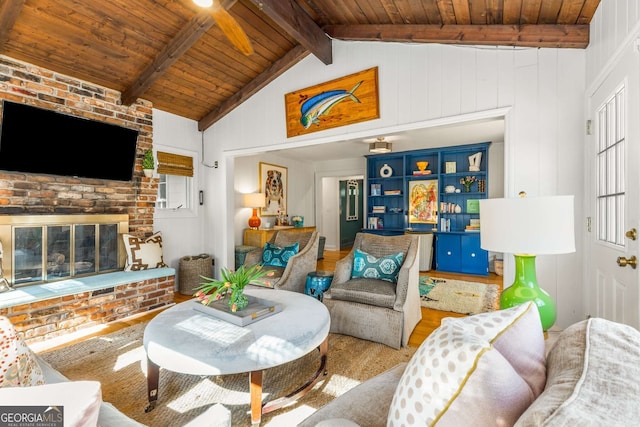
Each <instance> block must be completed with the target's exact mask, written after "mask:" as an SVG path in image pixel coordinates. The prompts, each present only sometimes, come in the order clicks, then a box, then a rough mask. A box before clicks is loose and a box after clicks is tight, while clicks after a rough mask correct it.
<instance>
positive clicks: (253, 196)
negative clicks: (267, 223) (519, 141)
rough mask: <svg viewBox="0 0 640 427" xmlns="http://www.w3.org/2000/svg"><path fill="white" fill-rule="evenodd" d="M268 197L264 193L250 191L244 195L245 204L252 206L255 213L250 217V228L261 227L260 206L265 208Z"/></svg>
mask: <svg viewBox="0 0 640 427" xmlns="http://www.w3.org/2000/svg"><path fill="white" fill-rule="evenodd" d="M265 204H266V199H265V197H264V194H263V193H250V194H245V195H244V200H243V206H244V207H245V208H252V209H253V214H252V215H251V218H249V228H252V229H254V230H257V229H258V227H260V223H261V221H260V217H259V216H258V208H264V207H265Z"/></svg>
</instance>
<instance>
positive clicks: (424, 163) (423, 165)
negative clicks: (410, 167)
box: [413, 161, 431, 175]
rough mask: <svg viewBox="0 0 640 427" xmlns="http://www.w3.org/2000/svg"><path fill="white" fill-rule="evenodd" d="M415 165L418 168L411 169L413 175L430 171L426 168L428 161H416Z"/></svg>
mask: <svg viewBox="0 0 640 427" xmlns="http://www.w3.org/2000/svg"><path fill="white" fill-rule="evenodd" d="M416 166H417V167H418V170H417V171H413V175H431V171H430V170H428V169H427V166H429V162H427V161H420V162H416Z"/></svg>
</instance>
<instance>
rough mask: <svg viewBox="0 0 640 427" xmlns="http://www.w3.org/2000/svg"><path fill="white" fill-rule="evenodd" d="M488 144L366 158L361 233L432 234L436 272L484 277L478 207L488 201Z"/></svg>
mask: <svg viewBox="0 0 640 427" xmlns="http://www.w3.org/2000/svg"><path fill="white" fill-rule="evenodd" d="M489 145H490V143H488V142H483V143H478V144H470V145H460V146H453V147H442V148H433V149H425V150H413V151H405V152H399V153H391V154H376V155H370V156H367V198H366V202H367V208H366V211H367V222H366V224H365V231H367V232H370V233H377V234H385V235H394V234H403V233H404V232H405V231H407V230H410V231H413V232H435V233H436V265H437V266H436V268H437V269H438V270H442V271H451V272H460V273H470V274H487V271H488V267H489V261H488V256H487V253H486V251H483V250H482V249H481V248H480V235H479V222H480V213H479V203H478V202H479V199H484V198H487V197H488V178H489V171H488V165H489V158H488V154H489ZM465 182H467V183H468V185H465Z"/></svg>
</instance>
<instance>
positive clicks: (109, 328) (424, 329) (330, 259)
mask: <svg viewBox="0 0 640 427" xmlns="http://www.w3.org/2000/svg"><path fill="white" fill-rule="evenodd" d="M348 253H349V251H348V250H344V251H328V250H325V251H324V258H323V259H321V260H318V264H317V270H324V271H333V270H335V265H336V262H337V261H338V260H340V259H342V258H344V257H345V256H346V255H347V254H348ZM420 275H421V276H432V277H440V278H443V279H452V280H465V281H469V282H480V283H486V284H496V285H498V287H499V292H502V277H501V276H498V275H496V274H494V273H491V274H489V276H476V275H470V274H454V273H445V272H439V271H433V270H432V271H428V272H427V271H425V272H421V273H420ZM191 298H192V297H191V296H189V295H182V294H180V293H177V292H176V294H175V298H174V301H175V302H176V303H180V302H183V301H187V300H189V299H191ZM160 311H162V310H156V311H154V312H151V313H146V314H143V315H139V316H136V317H130V318H127V319H123V320H119V321H116V322H112V323H110V324H108V325H105V326H104V327H102V328H101V329H100V331H99V332H93V333H87V334H86V335H83V336H81V337H80V338H76V339H72V340H68V341H63V342H61V343H60V344H57V345H55V346H49V347H47V346H44V347H43V350H42V351H50V350H53V349H56V348H59V347H64V346H66V345H70V344H73V343H76V342H79V341H83V340H85V339H88V338H90V337H94V336H99V335H106V334H109V333H111V332H115V331H117V330H120V329H122V328H126V327H128V326H132V325H135V324H137V323H140V322H146V321H149V320H151V319H152V318H153V317H154V316H156V315H157V314H158V313H159V312H160ZM464 316H465V315H464V314H459V313H453V312H448V311H439V310H431V309H428V308H424V307H423V308H422V320H421V321H420V323H418V325H417V326H416V328H415V329H414V330H413V333H412V334H411V337H409V345H410V346H412V347H418V346H420V344H422V342H423V341H424V340H425V338H426V337H427V336H428V335H429V334H431V332H433V331H434V330H435V329H436V328H437V327H439V326H440V322H441V320H442V319H443V318H445V317H464Z"/></svg>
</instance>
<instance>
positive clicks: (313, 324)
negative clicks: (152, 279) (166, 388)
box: [144, 289, 330, 424]
mask: <svg viewBox="0 0 640 427" xmlns="http://www.w3.org/2000/svg"><path fill="white" fill-rule="evenodd" d="M246 294H247V295H250V296H254V297H257V298H261V299H265V300H269V301H271V302H273V303H276V304H280V305H281V307H282V311H281V312H279V313H276V314H272V315H270V316H268V317H265V318H264V319H261V320H258V321H256V322H254V323H251V324H249V325H246V326H237V325H234V324H232V323H229V322H226V321H224V320H221V319H218V318H216V317H214V316H210V315H208V314H204V313H202V312H200V311H198V310H196V309H195V308H194V306H195V305H196V304H200V303H199V302H198V301H197V300H191V301H187V302H183V303H181V304H178V305H176V306H174V307H171V308H169V309H168V310H165V311H163V312H162V313H160V314H159V315H157V316H156V317H154V318H153V319H152V320H151V321H150V322H149V324H148V325H147V327H146V329H145V331H144V348H145V350H146V352H147V359H148V364H147V366H148V368H147V370H148V372H147V388H148V398H149V406H148V407H147V412H148V411H150V410H152V409H153V407H154V405H155V402H156V401H157V400H158V382H159V376H160V375H159V373H160V368H163V369H168V370H170V371H173V372H178V373H184V374H190V375H203V376H209V375H227V374H237V373H242V372H248V373H249V379H250V396H251V422H252V423H253V424H259V423H260V418H261V414H263V413H268V412H271V411H273V410H275V409H278V408H280V407H282V406H283V405H285V404H287V403H289V402H290V401H292V400H293V399H297V398H298V397H300V396H302V395H303V394H305V393H306V392H307V391H308V390H310V389H311V388H312V387H313V385H314V384H315V383H316V381H317V380H318V379H319V377H320V374H321V373H323V372H324V373H326V372H325V366H326V360H327V350H328V337H329V326H330V318H329V311H328V310H327V308H326V307H325V306H324V305H323V304H322V303H321V302H320V301H318V300H317V299H315V298H312V297H310V296H308V295H305V294H301V293H296V292H289V291H283V290H274V289H250V290H246ZM316 348H319V350H320V355H321V358H320V359H321V363H320V367H319V369H318V371H317V372H316V374H315V375H314V377H313V378H311V379H310V380H309V382H307V383H306V384H305V385H303V386H302V387H300V388H298V389H297V390H296V391H295V392H293V393H292V394H290V395H288V396H285V397H283V398H280V399H277V400H275V401H272V402H270V403H268V404H265V405H262V370H263V369H267V368H273V367H274V366H278V365H282V364H284V363H287V362H291V361H293V360H296V359H298V358H300V357H302V356H304V355H305V354H307V353H309V352H311V351H312V350H314V349H316Z"/></svg>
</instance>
